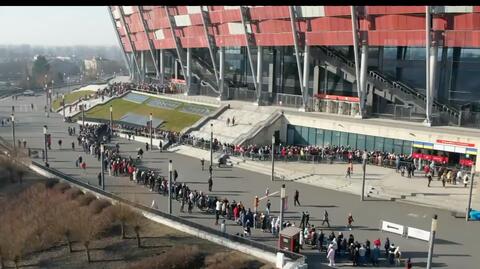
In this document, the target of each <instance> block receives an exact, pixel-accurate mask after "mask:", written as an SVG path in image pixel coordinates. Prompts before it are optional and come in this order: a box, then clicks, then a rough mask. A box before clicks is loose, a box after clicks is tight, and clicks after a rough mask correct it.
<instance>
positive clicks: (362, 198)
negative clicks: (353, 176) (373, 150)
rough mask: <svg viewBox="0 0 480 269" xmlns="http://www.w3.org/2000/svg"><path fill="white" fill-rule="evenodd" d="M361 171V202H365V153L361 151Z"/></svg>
mask: <svg viewBox="0 0 480 269" xmlns="http://www.w3.org/2000/svg"><path fill="white" fill-rule="evenodd" d="M362 169H363V176H362V196H361V201H365V174H366V170H367V151H363V154H362Z"/></svg>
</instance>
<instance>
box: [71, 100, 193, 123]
mask: <svg viewBox="0 0 480 269" xmlns="http://www.w3.org/2000/svg"><path fill="white" fill-rule="evenodd" d="M152 98H154V97H151V98H149V99H148V100H147V101H145V102H144V103H142V104H138V103H134V102H130V101H126V100H123V99H114V100H112V101H109V102H107V103H106V104H103V105H100V106H97V107H95V108H93V109H91V110H89V111H87V112H85V117H88V118H97V119H107V120H108V119H110V105H112V107H113V120H119V119H120V118H122V117H123V116H124V115H125V114H127V113H129V112H130V113H136V114H140V115H145V116H148V115H150V113H152V114H153V117H155V118H159V119H162V120H164V121H165V122H164V123H163V124H162V125H161V129H164V130H169V131H181V130H182V129H183V128H185V127H188V126H190V125H192V124H194V123H195V122H197V121H198V120H199V119H200V118H201V117H202V116H200V115H196V114H190V113H185V112H180V111H179V110H180V109H181V108H182V107H183V106H184V105H185V103H182V104H181V105H180V106H179V107H177V108H176V109H175V110H170V109H162V108H155V107H151V106H147V105H146V103H147V102H148V101H149V100H151V99H152ZM79 117H80V116H77V118H79Z"/></svg>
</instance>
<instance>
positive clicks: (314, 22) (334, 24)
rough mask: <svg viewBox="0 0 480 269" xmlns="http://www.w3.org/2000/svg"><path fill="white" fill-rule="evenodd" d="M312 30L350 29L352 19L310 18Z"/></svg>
mask: <svg viewBox="0 0 480 269" xmlns="http://www.w3.org/2000/svg"><path fill="white" fill-rule="evenodd" d="M310 25H311V28H312V30H311V31H312V32H321V31H351V30H352V20H351V19H350V18H340V17H322V18H314V19H311V20H310Z"/></svg>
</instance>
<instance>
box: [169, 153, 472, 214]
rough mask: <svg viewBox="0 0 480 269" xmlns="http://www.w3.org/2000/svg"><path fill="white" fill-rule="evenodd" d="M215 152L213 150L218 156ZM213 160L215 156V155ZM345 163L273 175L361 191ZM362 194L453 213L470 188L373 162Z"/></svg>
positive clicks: (261, 166)
mask: <svg viewBox="0 0 480 269" xmlns="http://www.w3.org/2000/svg"><path fill="white" fill-rule="evenodd" d="M173 150H174V151H175V152H176V153H179V154H184V155H187V156H191V157H196V158H204V159H205V160H209V159H210V152H209V151H207V150H202V149H199V148H193V147H190V146H186V145H181V146H177V147H175V148H173ZM217 155H218V153H215V156H217ZM214 159H215V158H214ZM232 161H233V162H234V163H235V165H237V166H239V167H241V168H244V169H248V170H251V171H255V172H259V173H262V174H265V175H271V173H272V168H271V162H270V161H258V160H257V161H252V160H251V159H248V158H246V159H242V158H240V157H233V158H232ZM346 167H347V166H346V164H312V163H309V162H303V161H302V162H283V161H277V162H275V177H277V178H282V179H284V180H290V181H296V182H301V183H305V184H309V185H313V186H317V187H322V188H326V189H331V190H337V191H342V192H348V193H352V194H355V195H360V194H361V193H362V176H363V173H362V165H361V164H355V165H354V168H353V171H354V173H353V174H352V177H351V178H345V173H346ZM366 171H367V172H366V183H365V193H366V195H369V196H370V197H375V198H381V199H387V200H390V199H391V198H395V200H400V201H403V202H410V203H414V204H422V205H425V206H430V207H437V208H441V209H446V210H450V211H455V212H463V213H464V212H465V211H466V210H465V208H466V206H467V199H468V195H469V188H465V187H464V185H463V184H457V185H452V184H448V183H447V184H446V187H445V188H443V186H442V183H441V181H437V180H436V177H435V179H434V180H433V181H432V183H431V184H430V186H431V187H428V186H427V179H426V177H425V174H424V173H423V172H416V174H415V176H414V177H412V178H407V177H402V176H401V175H400V173H396V172H395V170H394V169H391V168H385V167H380V166H375V165H367V169H366ZM477 182H478V181H476V182H474V195H473V199H472V207H473V208H480V198H479V195H478V192H479V191H478V188H479V187H478V186H479V184H477Z"/></svg>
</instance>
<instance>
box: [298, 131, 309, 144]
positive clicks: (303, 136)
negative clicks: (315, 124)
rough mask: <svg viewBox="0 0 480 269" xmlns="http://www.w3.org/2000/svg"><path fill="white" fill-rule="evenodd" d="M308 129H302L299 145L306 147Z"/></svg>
mask: <svg viewBox="0 0 480 269" xmlns="http://www.w3.org/2000/svg"><path fill="white" fill-rule="evenodd" d="M308 129H309V128H308V127H303V128H302V143H300V144H301V145H308Z"/></svg>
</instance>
